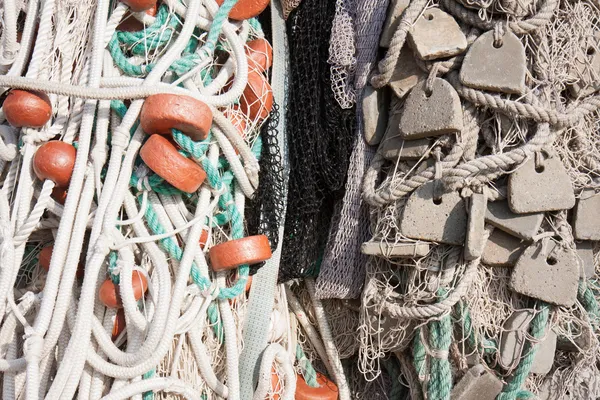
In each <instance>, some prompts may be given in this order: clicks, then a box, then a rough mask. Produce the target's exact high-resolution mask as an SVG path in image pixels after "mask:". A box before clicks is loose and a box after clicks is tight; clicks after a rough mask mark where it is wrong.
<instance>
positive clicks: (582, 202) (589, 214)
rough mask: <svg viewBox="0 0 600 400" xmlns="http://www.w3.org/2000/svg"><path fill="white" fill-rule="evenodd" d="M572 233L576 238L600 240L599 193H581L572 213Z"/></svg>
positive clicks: (588, 191) (591, 191)
mask: <svg viewBox="0 0 600 400" xmlns="http://www.w3.org/2000/svg"><path fill="white" fill-rule="evenodd" d="M573 235H574V236H575V239H578V240H600V193H596V192H595V191H594V190H584V191H583V192H582V193H581V196H580V198H579V200H577V206H576V207H575V212H574V213H573Z"/></svg>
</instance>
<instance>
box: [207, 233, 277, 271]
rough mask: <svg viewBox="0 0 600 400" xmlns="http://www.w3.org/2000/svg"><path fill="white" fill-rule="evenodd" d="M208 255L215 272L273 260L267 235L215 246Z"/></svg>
mask: <svg viewBox="0 0 600 400" xmlns="http://www.w3.org/2000/svg"><path fill="white" fill-rule="evenodd" d="M208 254H209V257H210V266H211V268H212V269H213V271H226V270H229V269H233V268H236V267H239V266H240V265H243V264H256V263H258V262H261V261H266V260H268V259H269V258H271V246H270V245H269V239H268V238H267V237H266V236H265V235H256V236H248V237H245V238H242V239H236V240H230V241H228V242H225V243H221V244H218V245H216V246H213V247H211V248H210V250H209V251H208Z"/></svg>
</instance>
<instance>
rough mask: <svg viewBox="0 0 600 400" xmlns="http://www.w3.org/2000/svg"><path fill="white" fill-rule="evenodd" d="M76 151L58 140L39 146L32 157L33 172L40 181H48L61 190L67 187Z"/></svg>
mask: <svg viewBox="0 0 600 400" xmlns="http://www.w3.org/2000/svg"><path fill="white" fill-rule="evenodd" d="M76 155H77V150H75V147H73V146H72V145H70V144H68V143H65V142H62V141H60V140H51V141H49V142H46V143H44V144H43V145H41V146H40V148H39V149H37V151H36V152H35V155H34V156H33V172H35V174H36V176H37V177H38V178H39V179H40V180H44V179H50V180H51V181H52V182H54V183H55V184H56V186H58V187H61V188H66V187H68V186H69V182H70V181H71V175H72V174H73V168H74V167H75V157H76Z"/></svg>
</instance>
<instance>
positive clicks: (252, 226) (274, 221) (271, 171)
mask: <svg viewBox="0 0 600 400" xmlns="http://www.w3.org/2000/svg"><path fill="white" fill-rule="evenodd" d="M279 118H280V116H279V107H277V105H276V104H274V105H273V110H272V111H271V114H270V115H269V119H268V120H267V121H266V122H265V123H264V125H263V126H262V127H261V130H260V138H261V139H262V149H261V153H260V154H261V156H260V163H259V165H260V174H259V179H260V180H259V184H258V189H257V190H256V194H255V195H254V198H253V199H252V200H250V201H248V203H247V204H246V223H247V225H248V232H249V233H250V234H251V235H259V234H262V235H266V236H267V238H269V244H270V245H271V250H272V251H275V248H277V243H278V242H279V225H280V223H281V218H282V217H283V211H284V206H283V192H284V189H285V188H284V180H283V165H282V160H281V156H280V154H281V153H280V150H279V143H278V140H277V126H278V124H279ZM251 269H252V270H254V271H252V272H255V270H256V269H257V268H256V266H254V267H251Z"/></svg>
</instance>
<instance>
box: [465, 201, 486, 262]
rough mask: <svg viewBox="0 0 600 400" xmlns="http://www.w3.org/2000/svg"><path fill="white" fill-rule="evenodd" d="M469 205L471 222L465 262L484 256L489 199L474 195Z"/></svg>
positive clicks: (469, 223)
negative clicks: (486, 214)
mask: <svg viewBox="0 0 600 400" xmlns="http://www.w3.org/2000/svg"><path fill="white" fill-rule="evenodd" d="M469 203H470V204H469V220H468V224H467V240H466V241H465V249H464V257H465V260H474V259H476V258H478V257H481V255H482V254H483V246H484V242H483V238H484V230H485V213H486V210H487V198H486V196H485V195H484V194H481V193H473V195H471V198H470V201H469Z"/></svg>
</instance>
